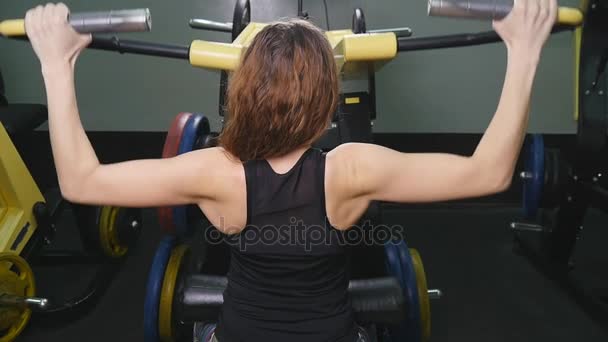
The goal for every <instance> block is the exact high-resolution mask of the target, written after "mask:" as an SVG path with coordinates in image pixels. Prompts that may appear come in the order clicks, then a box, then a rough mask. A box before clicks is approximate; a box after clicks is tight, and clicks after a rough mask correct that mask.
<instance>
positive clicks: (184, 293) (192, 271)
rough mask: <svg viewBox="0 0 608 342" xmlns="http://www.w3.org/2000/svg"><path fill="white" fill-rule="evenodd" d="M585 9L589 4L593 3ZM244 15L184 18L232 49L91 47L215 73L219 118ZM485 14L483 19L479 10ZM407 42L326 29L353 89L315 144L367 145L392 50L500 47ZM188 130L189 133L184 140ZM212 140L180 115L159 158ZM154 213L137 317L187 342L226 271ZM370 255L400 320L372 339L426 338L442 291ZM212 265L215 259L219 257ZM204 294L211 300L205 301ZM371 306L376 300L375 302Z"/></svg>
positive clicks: (248, 28) (396, 254)
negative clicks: (157, 234)
mask: <svg viewBox="0 0 608 342" xmlns="http://www.w3.org/2000/svg"><path fill="white" fill-rule="evenodd" d="M435 6H436V5H433V3H429V14H430V15H448V16H465V15H463V14H462V12H460V14H454V12H451V13H450V12H441V11H440V12H432V8H433V7H435ZM589 6H591V5H589ZM593 6H597V4H595V5H593ZM298 7H299V8H298V14H299V15H301V16H304V17H305V12H304V11H303V10H302V5H301V1H300V2H299V6H298ZM507 8H508V6H507ZM593 8H595V7H593ZM584 14H585V13H584V12H583V11H580V10H578V9H565V8H562V9H560V15H559V20H558V23H557V24H558V25H556V26H555V28H554V30H553V32H554V33H555V32H561V31H565V30H572V29H576V30H577V32H579V31H580V29H578V28H576V27H577V26H580V25H583V27H586V26H588V25H587V22H588V21H591V20H592V19H591V18H592V17H593V16H591V17H585V16H584ZM250 15H251V8H250V4H249V2H248V1H246V0H238V1H237V4H236V6H235V12H234V18H233V23H217V22H212V21H208V20H201V19H193V20H191V21H190V25H191V26H192V27H194V28H202V29H208V30H216V31H224V32H230V33H232V38H233V42H232V43H230V44H225V43H217V42H207V41H200V40H195V41H193V42H192V43H191V44H190V45H188V46H182V45H169V44H156V43H149V42H142V41H134V40H120V39H119V38H117V37H109V38H108V37H101V36H97V35H95V36H94V38H93V42H92V44H91V45H90V48H93V49H100V50H108V51H116V52H119V53H134V54H141V55H151V56H158V57H168V58H177V59H182V60H187V61H189V63H190V64H191V65H192V66H195V67H202V68H207V69H212V70H221V71H222V77H221V82H220V84H221V86H220V113H222V114H223V113H224V108H223V103H224V96H225V88H226V85H227V80H228V73H229V72H230V71H232V70H234V69H235V68H236V67H237V65H238V62H239V59H240V55H241V53H242V51H243V50H244V49H246V48H247V47H248V45H249V44H250V43H251V40H252V39H253V37H255V35H256V34H257V33H258V32H259V31H260V30H261V29H262V28H263V27H264V26H265V25H264V24H260V23H252V22H250ZM485 15H486V18H487V13H486V14H485ZM465 17H466V16H465ZM583 22H585V23H583ZM587 31H589V30H587ZM0 33H2V34H4V35H7V33H6V32H2V30H1V26H0ZM411 35H412V31H411V30H410V29H407V28H406V29H389V30H377V31H366V27H365V21H364V16H363V12H362V11H361V10H360V9H357V10H355V14H354V18H353V27H352V29H349V30H338V31H329V32H327V37H328V40H329V41H330V43H331V45H332V47H333V48H334V51H335V56H336V63H337V64H338V67H339V70H340V72H341V75H343V77H344V78H345V80H346V82H345V83H346V84H348V83H349V82H348V81H349V77H352V80H353V81H354V82H353V84H356V85H355V86H354V88H355V91H353V92H350V91H349V89H345V91H344V92H343V98H342V103H341V105H340V109H339V111H338V113H336V117H335V119H334V121H333V122H332V124H331V127H329V128H328V134H326V136H325V137H324V138H323V139H322V140H321V142H320V143H319V146H318V147H321V148H323V149H325V150H329V149H331V148H333V147H335V146H337V144H340V143H344V142H348V141H358V142H367V141H371V130H372V124H373V120H374V118H375V115H376V110H375V94H374V93H375V91H374V82H373V75H374V73H375V71H376V70H378V69H379V68H381V67H382V65H384V64H386V63H387V62H389V61H390V60H392V59H393V58H395V57H396V55H397V53H398V52H405V51H414V50H427V49H440V48H453V47H462V46H473V45H480V44H487V43H494V42H498V41H500V37H499V36H498V35H497V34H496V33H495V32H494V31H488V32H480V33H471V34H455V35H445V36H434V37H421V38H411V37H410V36H411ZM361 75H365V77H361ZM349 110H351V111H352V112H349ZM341 114H344V115H341ZM226 119H229V118H226ZM579 122H580V121H579ZM186 132H190V133H189V134H186ZM216 136H217V133H212V132H209V129H208V121H207V120H206V119H205V118H204V116H202V115H200V114H188V113H183V114H180V115H179V116H178V117H177V118H176V120H175V121H174V123H173V124H172V126H171V129H170V131H169V133H168V135H167V140H166V143H165V148H164V150H163V156H166V157H170V156H173V155H175V154H178V153H185V152H187V151H190V150H192V149H196V148H203V147H208V146H213V144H214V140H215V137H216ZM159 210H160V212H159V214H160V220H161V226H162V227H163V230H165V231H166V232H168V234H167V237H166V238H165V239H163V242H161V245H160V246H159V248H158V250H157V253H156V256H155V258H154V262H153V265H152V268H151V273H150V277H149V282H148V289H147V296H146V307H145V314H144V315H145V319H144V321H145V335H146V341H157V340H158V339H159V338H160V339H162V340H175V339H177V340H180V338H181V337H182V336H184V335H182V334H184V333H185V334H186V335H185V336H190V337H191V335H192V333H193V332H192V329H191V326H192V325H194V324H195V322H192V320H194V319H198V317H201V316H198V315H203V313H204V312H205V310H211V312H213V310H215V308H216V307H217V305H219V304H220V298H219V297H218V293H221V289H222V288H223V286H224V285H223V282H224V281H225V279H222V275H223V274H225V270H222V269H221V267H220V269H219V270H218V269H211V270H209V269H205V263H204V260H205V255H204V254H205V253H207V255H209V254H208V253H216V252H217V251H216V249H218V248H215V247H213V248H212V247H209V246H207V247H206V248H205V249H204V253H203V255H197V256H194V257H190V256H189V255H190V252H188V247H185V246H184V243H185V242H186V241H187V236H188V235H191V234H195V231H196V229H193V227H196V226H197V225H198V226H199V227H202V228H204V227H209V226H210V225H209V224H208V222H207V223H205V221H206V220H205V219H204V217H200V216H201V215H200V213H199V214H198V216H197V214H195V213H194V212H193V211H192V210H189V208H188V207H185V208H184V207H182V208H161V209H159ZM370 217H371V218H372V219H374V220H378V219H379V217H380V211H379V208H378V207H376V206H372V207H371V208H370V211H369V212H368V213H367V216H366V218H365V219H368V218H370ZM375 222H378V221H375ZM200 230H202V231H203V232H204V234H208V231H207V230H204V229H200ZM184 234H185V236H184ZM194 250H198V249H192V251H194ZM220 250H221V249H220ZM376 250H377V251H376V252H377V253H375V254H374V253H370V255H371V254H374V255H375V257H377V258H378V262H382V263H383V264H385V265H387V267H386V268H385V271H384V272H380V274H368V275H362V278H365V277H367V279H375V280H374V281H370V282H368V285H369V287H364V290H365V291H368V290H369V291H374V289H376V290H377V289H380V288H383V289H385V290H386V291H385V293H386V294H387V295H388V296H391V294H395V295H397V297H392V300H393V303H397V305H396V306H393V307H388V306H387V307H382V308H379V310H381V311H382V312H385V311H384V310H386V312H392V314H389V315H388V316H391V317H393V318H394V317H399V318H398V319H397V321H398V322H399V323H398V324H397V325H396V326H395V325H391V324H389V323H387V322H386V321H382V320H383V319H384V318H383V317H386V316H387V315H382V314H377V315H374V317H376V319H378V320H379V321H378V322H375V326H376V327H377V328H379V329H378V330H377V332H380V333H379V334H378V335H377V337H379V338H384V339H383V340H385V341H386V340H391V337H392V338H393V339H395V340H413V341H421V340H428V336H429V334H430V319H429V316H430V315H429V314H428V312H429V310H428V298H429V297H435V296H439V294H440V291H428V290H427V289H426V284H425V281H424V271H423V268H422V264H421V262H420V261H419V258H418V256H416V254H417V253H416V252H414V251H413V250H409V248H407V246H406V245H405V243H404V242H402V241H400V242H397V243H390V242H389V243H386V244H385V245H384V246H382V248H377V249H376ZM378 251H379V253H378ZM220 253H221V251H220ZM210 259H211V258H210ZM212 259H215V260H217V258H212ZM224 260H225V259H224ZM416 260H417V261H416ZM207 267H211V266H209V265H208V266H207ZM421 270H422V271H421ZM201 274H204V276H201ZM412 275H413V276H412ZM387 276H388V278H387ZM391 279H392V280H391ZM395 280H396V283H395ZM356 281H357V280H353V282H354V283H351V290H352V289H358V288H360V286H361V284H360V283H356ZM188 284H191V285H188ZM391 284H392V285H391ZM395 284H397V285H398V289H397V291H394V290H395V289H396V288H395ZM198 288H200V289H202V290H201V291H202V292H200V293H197V292H196V291H194V292H191V291H190V292H189V291H188V290H191V289H198ZM389 289H393V290H389ZM207 291H210V292H207ZM214 291H215V292H214ZM207 295H208V296H209V297H205V296H207ZM351 295H352V296H353V302H357V299H356V298H357V297H356V296H357V294H356V291H355V292H351ZM399 295H401V298H399ZM203 297H205V298H214V299H212V300H210V302H204V301H203V302H201V301H200V300H202V298H203ZM188 298H189V299H188ZM192 298H198V299H197V300H199V301H197V300H192ZM378 299H381V298H380V297H378ZM355 309H356V311H357V310H358V309H357V308H355ZM189 310H195V311H194V312H195V314H193V315H191V314H189V313H188V312H189ZM191 312H192V311H190V313H191ZM398 312H406V315H405V316H403V317H402V316H399V315H400V314H398ZM365 314H366V313H365V312H363V311H360V310H359V311H357V315H358V317H364V316H365ZM189 315H190V316H189ZM210 317H213V313H211V314H210ZM363 321H364V320H363Z"/></svg>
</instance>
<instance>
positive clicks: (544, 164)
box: [520, 134, 571, 219]
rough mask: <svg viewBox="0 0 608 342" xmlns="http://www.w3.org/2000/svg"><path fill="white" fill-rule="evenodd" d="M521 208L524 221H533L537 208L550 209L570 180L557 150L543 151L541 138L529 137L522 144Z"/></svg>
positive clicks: (566, 165)
mask: <svg viewBox="0 0 608 342" xmlns="http://www.w3.org/2000/svg"><path fill="white" fill-rule="evenodd" d="M523 157H524V169H523V171H522V172H521V173H520V178H521V179H522V182H523V209H524V217H525V218H526V219H535V218H536V216H537V212H538V209H539V208H545V209H552V208H554V207H556V206H557V205H558V202H559V197H560V196H561V195H562V193H563V191H564V186H565V184H566V183H567V182H568V177H570V172H571V168H570V166H569V165H568V164H567V163H566V161H565V160H564V158H563V157H562V155H561V153H560V151H559V150H556V149H545V145H544V140H543V136H542V135H541V134H532V135H529V136H528V137H527V140H526V144H525V145H524V154H523Z"/></svg>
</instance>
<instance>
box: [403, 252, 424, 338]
mask: <svg viewBox="0 0 608 342" xmlns="http://www.w3.org/2000/svg"><path fill="white" fill-rule="evenodd" d="M397 248H398V252H399V258H400V260H401V268H402V270H403V276H404V278H405V287H403V294H404V296H405V300H406V301H407V303H408V318H407V320H406V322H405V325H406V327H407V328H406V331H407V334H408V336H407V339H406V340H405V341H421V340H422V331H421V328H422V324H421V319H420V313H421V308H420V298H419V296H418V281H417V279H416V270H415V269H414V262H413V261H412V256H411V255H410V250H409V248H408V247H407V245H406V244H405V241H401V242H400V243H399V244H398V245H397Z"/></svg>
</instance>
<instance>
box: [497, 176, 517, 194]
mask: <svg viewBox="0 0 608 342" xmlns="http://www.w3.org/2000/svg"><path fill="white" fill-rule="evenodd" d="M512 184H513V177H505V178H502V179H501V180H499V181H498V183H497V191H496V193H501V192H505V191H507V190H509V189H510V188H511V185H512Z"/></svg>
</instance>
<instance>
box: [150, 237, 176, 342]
mask: <svg viewBox="0 0 608 342" xmlns="http://www.w3.org/2000/svg"><path fill="white" fill-rule="evenodd" d="M174 245H175V238H174V237H173V236H165V237H164V238H163V239H162V240H161V242H160V244H159V246H158V249H157V250H156V254H155V255H154V260H153V261H152V266H151V267H150V274H149V275H148V284H147V287H146V300H145V302H144V341H146V342H156V341H158V340H159V330H158V322H159V317H160V316H159V306H160V297H161V294H162V288H163V279H164V277H165V270H166V268H167V264H168V262H169V258H170V257H171V251H172V249H173V246H174Z"/></svg>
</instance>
